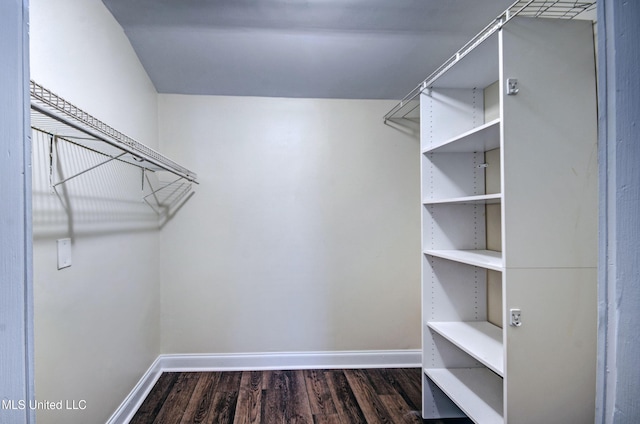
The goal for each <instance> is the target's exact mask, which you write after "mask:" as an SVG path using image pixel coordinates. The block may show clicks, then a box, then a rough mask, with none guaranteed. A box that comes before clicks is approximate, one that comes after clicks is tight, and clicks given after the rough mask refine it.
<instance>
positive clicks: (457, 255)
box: [424, 250, 503, 271]
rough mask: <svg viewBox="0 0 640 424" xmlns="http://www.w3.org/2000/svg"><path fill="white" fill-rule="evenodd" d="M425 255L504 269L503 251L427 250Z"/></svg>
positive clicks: (482, 266) (498, 269)
mask: <svg viewBox="0 0 640 424" xmlns="http://www.w3.org/2000/svg"><path fill="white" fill-rule="evenodd" d="M424 254H425V255H429V256H435V257H438V258H443V259H448V260H450V261H455V262H460V263H463V264H467V265H473V266H479V267H481V268H486V269H493V270H495V271H502V268H503V265H502V252H496V251H495V250H425V251H424Z"/></svg>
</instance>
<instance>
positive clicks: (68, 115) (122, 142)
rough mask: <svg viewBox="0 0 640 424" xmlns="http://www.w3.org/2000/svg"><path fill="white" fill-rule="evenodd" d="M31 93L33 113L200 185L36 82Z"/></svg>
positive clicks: (190, 175) (192, 176)
mask: <svg viewBox="0 0 640 424" xmlns="http://www.w3.org/2000/svg"><path fill="white" fill-rule="evenodd" d="M30 93H31V109H32V111H35V112H37V113H39V114H41V115H43V116H45V117H48V118H51V119H53V120H54V121H57V122H59V123H61V124H63V125H64V126H67V127H69V128H72V129H74V130H76V131H80V132H82V133H84V134H86V135H89V136H90V137H92V138H93V139H95V140H96V141H100V142H103V143H106V144H108V145H109V146H112V147H115V148H117V149H119V150H121V151H124V152H126V153H129V154H130V155H131V156H132V159H133V160H134V161H135V162H142V161H146V162H149V163H150V164H153V165H155V166H156V167H158V168H160V169H163V170H165V171H168V172H171V173H172V174H174V175H176V176H178V177H181V178H184V179H186V180H188V181H190V182H193V183H196V184H198V181H197V178H198V176H197V175H196V173H194V172H191V171H189V170H188V169H186V168H184V167H182V166H180V165H178V164H177V163H175V162H174V161H172V160H171V159H169V158H167V157H165V156H163V155H161V154H160V153H158V152H156V151H155V150H153V149H151V148H150V147H148V146H145V145H144V144H142V143H139V142H137V141H136V140H134V139H132V138H131V137H128V136H126V135H125V134H123V133H121V132H120V131H117V130H115V129H114V128H112V127H110V126H109V125H107V124H105V123H104V122H102V121H100V120H99V119H96V118H95V117H93V116H92V115H90V114H88V113H87V112H85V111H83V110H82V109H80V108H78V107H76V106H74V105H73V104H71V103H69V102H68V101H66V100H65V99H63V98H62V97H60V96H58V95H56V94H54V93H53V92H51V91H50V90H48V89H46V88H44V87H43V86H42V85H40V84H38V83H36V82H35V81H31V84H30ZM32 118H33V117H32ZM32 120H33V119H32ZM45 126H46V125H45ZM39 129H41V130H43V131H45V132H48V133H52V134H53V135H58V134H57V132H56V131H53V132H52V131H47V129H46V128H39ZM149 169H151V168H149Z"/></svg>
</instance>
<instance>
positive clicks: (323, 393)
mask: <svg viewBox="0 0 640 424" xmlns="http://www.w3.org/2000/svg"><path fill="white" fill-rule="evenodd" d="M421 379H422V376H421V372H420V369H418V368H403V369H353V370H352V369H349V370H295V371H225V372H168V373H163V374H162V375H161V376H160V378H159V380H158V381H157V383H156V385H155V386H154V387H153V389H152V390H151V392H150V393H149V395H148V396H147V398H146V399H145V401H144V402H143V404H142V405H141V406H140V409H139V410H138V411H137V413H136V415H135V416H134V417H133V419H132V420H131V421H130V424H160V423H168V424H172V423H175V424H187V423H189V424H190V423H202V424H205V423H206V424H209V423H212V424H223V423H228V424H250V423H261V424H272V423H299V424H303V423H304V424H338V423H340V424H352V423H354V424H357V423H385V424H387V423H388V424H398V423H407V424H409V423H431V424H440V423H447V424H467V423H471V421H470V420H467V419H457V420H442V421H440V420H422V418H421V417H420V403H421V398H422V397H421V392H420V391H421V388H420V385H421Z"/></svg>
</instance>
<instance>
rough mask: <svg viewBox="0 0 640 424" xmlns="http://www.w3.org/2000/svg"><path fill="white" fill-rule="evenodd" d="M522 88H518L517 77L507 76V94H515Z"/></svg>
mask: <svg viewBox="0 0 640 424" xmlns="http://www.w3.org/2000/svg"><path fill="white" fill-rule="evenodd" d="M518 91H520V89H519V88H518V80H517V79H515V78H507V95H509V96H515V95H516V94H518Z"/></svg>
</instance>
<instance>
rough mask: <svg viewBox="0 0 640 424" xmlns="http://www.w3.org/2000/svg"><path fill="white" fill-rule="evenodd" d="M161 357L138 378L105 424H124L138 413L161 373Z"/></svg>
mask: <svg viewBox="0 0 640 424" xmlns="http://www.w3.org/2000/svg"><path fill="white" fill-rule="evenodd" d="M161 357H162V355H160V356H158V357H157V358H156V360H155V361H153V363H152V364H151V366H150V367H149V369H148V370H147V372H145V373H144V375H143V376H142V378H140V381H138V384H136V386H135V387H134V388H133V390H132V391H131V393H129V395H128V396H127V397H126V398H125V400H124V401H122V403H121V404H120V406H119V407H118V409H116V411H115V412H114V413H113V415H111V417H110V418H109V419H108V420H107V423H106V424H125V423H128V422H129V421H131V418H133V416H134V415H135V413H136V412H137V411H138V408H140V405H142V402H144V400H145V399H146V397H147V395H148V394H149V392H151V389H152V388H153V386H154V385H155V384H156V381H158V379H159V378H160V375H161V374H162V372H163V370H162V365H161V363H162V360H161Z"/></svg>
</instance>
